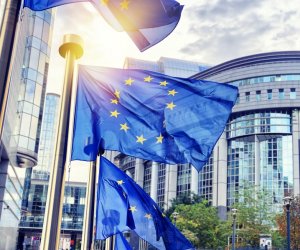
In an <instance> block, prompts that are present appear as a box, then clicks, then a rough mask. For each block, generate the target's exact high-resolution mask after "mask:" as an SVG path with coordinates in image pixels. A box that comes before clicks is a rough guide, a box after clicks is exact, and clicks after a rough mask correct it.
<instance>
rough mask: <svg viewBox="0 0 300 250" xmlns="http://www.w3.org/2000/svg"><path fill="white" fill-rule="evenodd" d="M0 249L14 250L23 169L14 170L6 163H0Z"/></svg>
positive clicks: (19, 213)
mask: <svg viewBox="0 0 300 250" xmlns="http://www.w3.org/2000/svg"><path fill="white" fill-rule="evenodd" d="M0 169H1V171H0V180H1V185H0V197H1V200H0V239H1V240H0V249H4V250H15V249H16V245H17V239H18V225H19V220H20V217H21V211H22V210H21V201H22V193H23V181H24V176H25V169H20V168H15V167H13V166H11V165H10V164H9V162H8V161H2V162H0Z"/></svg>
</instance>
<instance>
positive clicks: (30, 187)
mask: <svg viewBox="0 0 300 250" xmlns="http://www.w3.org/2000/svg"><path fill="white" fill-rule="evenodd" d="M59 103H60V98H59V96H58V95H56V94H47V95H46V101H45V107H44V113H43V122H42V128H41V137H40V145H39V158H38V159H39V160H38V166H36V167H35V168H29V169H26V179H25V184H24V193H23V201H22V209H23V214H22V218H21V221H20V225H19V227H20V236H19V241H20V242H23V244H25V245H27V246H28V247H29V246H31V247H38V246H39V244H40V236H41V232H42V227H43V221H44V213H45V207H46V200H47V191H48V181H49V175H50V170H51V167H52V164H53V154H54V148H55V145H54V143H55V139H56V130H57V123H58V111H59ZM85 195H86V187H85V183H73V182H70V181H67V182H66V186H65V197H64V205H63V216H62V230H63V231H64V230H66V232H64V234H66V233H67V234H71V235H76V234H77V233H80V231H81V230H82V225H83V216H84V204H85ZM74 232H76V233H74ZM75 238H76V237H75Z"/></svg>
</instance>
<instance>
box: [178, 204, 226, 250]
mask: <svg viewBox="0 0 300 250" xmlns="http://www.w3.org/2000/svg"><path fill="white" fill-rule="evenodd" d="M175 211H176V212H178V217H177V219H176V226H177V227H178V228H179V229H180V230H181V232H182V233H183V234H184V235H185V236H186V237H187V238H188V239H189V240H190V241H191V242H192V243H193V244H194V246H195V247H202V248H214V249H216V248H218V247H225V246H226V244H227V238H228V236H229V235H230V231H231V230H230V224H229V223H228V222H222V221H220V219H219V218H218V214H217V209H216V208H215V207H212V206H209V205H208V202H207V201H202V202H200V203H195V204H189V205H185V204H180V205H177V206H176V209H175Z"/></svg>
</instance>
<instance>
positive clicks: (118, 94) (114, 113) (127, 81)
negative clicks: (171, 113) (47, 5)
mask: <svg viewBox="0 0 300 250" xmlns="http://www.w3.org/2000/svg"><path fill="white" fill-rule="evenodd" d="M101 1H102V2H105V3H106V4H107V3H108V2H109V0H101ZM129 3H130V1H127V0H123V1H122V2H121V3H120V5H121V4H122V6H123V7H124V8H125V9H126V6H127V7H128V4H129ZM153 80H154V78H153V77H151V76H150V75H148V76H145V77H144V82H146V83H151V82H152V81H153ZM134 82H135V80H134V79H132V78H131V77H129V78H127V79H125V80H124V85H126V86H132V84H133V83H134ZM168 84H169V83H168V82H167V81H166V80H164V81H160V82H159V86H162V87H167V86H168ZM176 94H178V92H177V91H176V89H171V90H168V95H169V96H173V97H174V96H175V95H176ZM113 95H114V98H112V99H111V100H110V103H111V104H115V105H118V104H119V102H120V101H119V100H120V97H121V92H120V91H119V90H117V89H116V90H115V91H114V93H113ZM175 107H176V104H175V103H174V102H173V101H171V102H169V103H166V108H167V109H169V110H174V108H175ZM119 115H121V113H120V112H119V111H118V110H117V109H115V110H113V111H110V116H111V117H114V118H118V116H119ZM120 130H122V131H124V132H125V133H126V132H128V130H130V127H129V126H128V124H127V123H126V122H125V123H121V124H120ZM155 138H156V144H162V143H163V139H164V137H163V135H162V134H161V133H160V134H159V136H157V137H155ZM145 141H147V139H146V138H145V137H144V135H143V134H141V135H136V143H139V144H142V145H143V144H144V142H145Z"/></svg>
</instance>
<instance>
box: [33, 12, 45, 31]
mask: <svg viewBox="0 0 300 250" xmlns="http://www.w3.org/2000/svg"><path fill="white" fill-rule="evenodd" d="M38 12H39V11H37V13H38ZM42 31H43V21H42V19H41V18H39V17H36V18H35V21H34V31H33V35H34V36H36V37H42Z"/></svg>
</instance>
